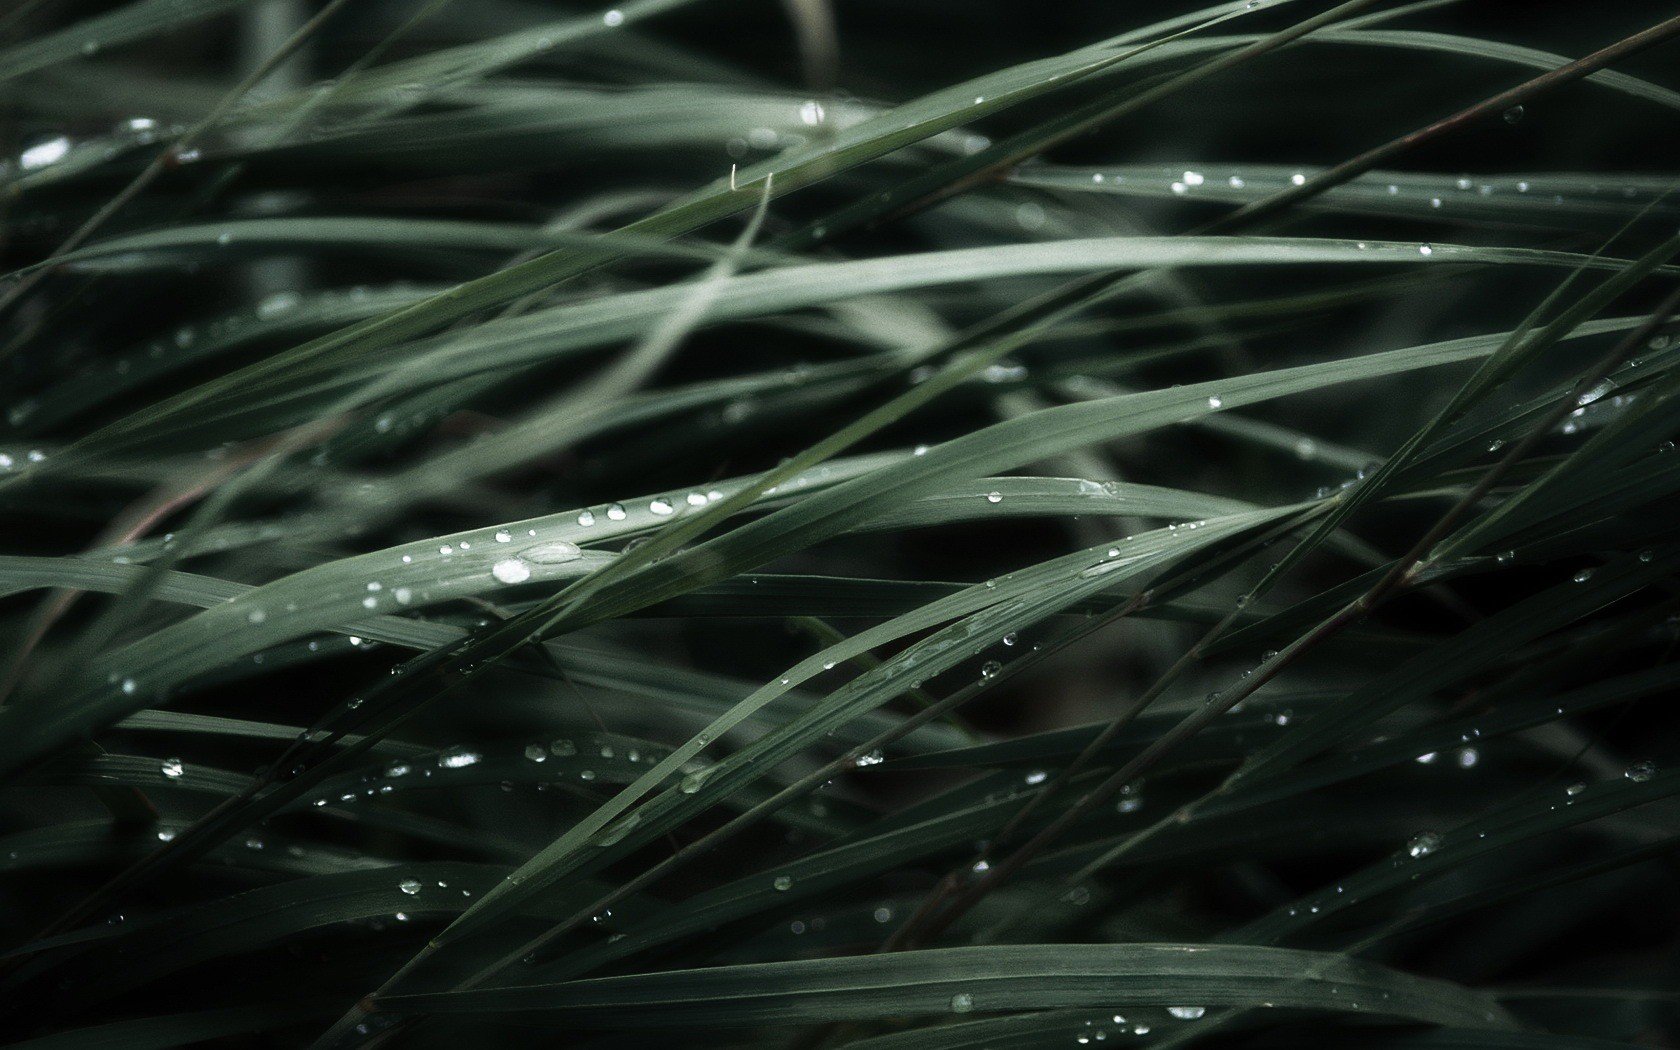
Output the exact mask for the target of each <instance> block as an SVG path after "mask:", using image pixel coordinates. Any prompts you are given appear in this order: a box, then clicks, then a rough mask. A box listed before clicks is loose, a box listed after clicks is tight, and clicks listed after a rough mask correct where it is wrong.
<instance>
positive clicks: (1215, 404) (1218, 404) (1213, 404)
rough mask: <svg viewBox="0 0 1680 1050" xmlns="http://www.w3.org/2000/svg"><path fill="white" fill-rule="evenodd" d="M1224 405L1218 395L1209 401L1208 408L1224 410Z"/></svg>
mask: <svg viewBox="0 0 1680 1050" xmlns="http://www.w3.org/2000/svg"><path fill="white" fill-rule="evenodd" d="M1224 405H1225V402H1224V401H1223V400H1222V399H1221V398H1220V397H1219V395H1217V394H1215V395H1214V396H1212V397H1210V398H1208V399H1207V406H1208V407H1209V408H1222V407H1224Z"/></svg>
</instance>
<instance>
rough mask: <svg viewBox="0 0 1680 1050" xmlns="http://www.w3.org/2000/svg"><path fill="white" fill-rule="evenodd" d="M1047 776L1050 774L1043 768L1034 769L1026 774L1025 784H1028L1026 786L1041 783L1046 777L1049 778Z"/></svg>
mask: <svg viewBox="0 0 1680 1050" xmlns="http://www.w3.org/2000/svg"><path fill="white" fill-rule="evenodd" d="M1049 777H1050V774H1049V773H1046V772H1045V771H1044V770H1042V769H1035V770H1033V771H1032V772H1031V773H1028V774H1027V784H1028V786H1032V785H1036V784H1042V783H1044V782H1045V781H1046V780H1047V779H1049Z"/></svg>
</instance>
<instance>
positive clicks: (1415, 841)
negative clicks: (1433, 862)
mask: <svg viewBox="0 0 1680 1050" xmlns="http://www.w3.org/2000/svg"><path fill="white" fill-rule="evenodd" d="M1440 845H1441V836H1439V835H1437V834H1435V833H1434V832H1433V831H1425V832H1424V833H1423V834H1421V835H1416V836H1413V838H1412V840H1411V841H1410V842H1408V843H1406V852H1407V853H1408V854H1409V855H1411V856H1413V857H1424V856H1428V855H1429V854H1431V853H1434V852H1435V851H1436V850H1437V849H1438V848H1440Z"/></svg>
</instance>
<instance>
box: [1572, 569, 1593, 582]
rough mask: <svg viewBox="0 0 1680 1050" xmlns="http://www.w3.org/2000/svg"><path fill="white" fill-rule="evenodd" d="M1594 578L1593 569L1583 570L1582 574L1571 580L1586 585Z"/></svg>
mask: <svg viewBox="0 0 1680 1050" xmlns="http://www.w3.org/2000/svg"><path fill="white" fill-rule="evenodd" d="M1592 577H1593V571H1592V570H1591V569H1582V570H1581V571H1580V572H1578V573H1576V574H1575V575H1574V576H1573V577H1571V579H1573V580H1574V581H1575V582H1576V583H1586V582H1587V581H1588V580H1590V579H1592Z"/></svg>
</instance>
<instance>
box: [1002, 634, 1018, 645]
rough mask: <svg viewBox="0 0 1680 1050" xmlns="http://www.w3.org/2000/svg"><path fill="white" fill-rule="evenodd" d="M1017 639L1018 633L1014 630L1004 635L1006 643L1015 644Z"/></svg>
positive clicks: (1004, 642)
mask: <svg viewBox="0 0 1680 1050" xmlns="http://www.w3.org/2000/svg"><path fill="white" fill-rule="evenodd" d="M1016 640H1017V639H1016V635H1015V634H1014V633H1013V632H1011V633H1009V634H1006V635H1004V636H1003V644H1004V645H1014V644H1015V642H1016Z"/></svg>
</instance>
